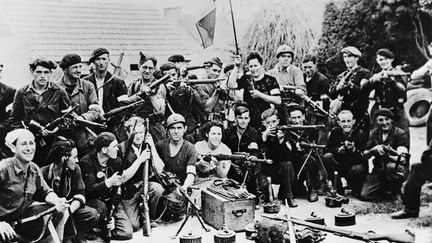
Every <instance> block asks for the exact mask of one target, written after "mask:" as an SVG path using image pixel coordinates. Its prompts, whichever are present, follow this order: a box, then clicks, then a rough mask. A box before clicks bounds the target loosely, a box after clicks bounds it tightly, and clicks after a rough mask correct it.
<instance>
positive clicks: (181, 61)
mask: <svg viewBox="0 0 432 243" xmlns="http://www.w3.org/2000/svg"><path fill="white" fill-rule="evenodd" d="M168 62H171V63H174V64H175V65H176V67H177V70H178V71H179V72H180V73H179V77H181V78H186V77H187V76H188V72H187V70H186V65H187V64H188V63H189V62H190V60H186V59H185V57H184V56H183V55H180V54H175V55H172V56H170V57H169V58H168Z"/></svg>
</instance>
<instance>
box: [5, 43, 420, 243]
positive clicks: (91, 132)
mask: <svg viewBox="0 0 432 243" xmlns="http://www.w3.org/2000/svg"><path fill="white" fill-rule="evenodd" d="M341 53H342V56H343V60H344V62H345V65H346V68H347V69H346V71H344V72H343V73H341V74H340V75H339V76H338V77H337V79H336V80H335V81H334V82H330V80H329V79H327V78H326V77H325V76H324V75H323V74H322V73H320V72H319V71H318V70H317V59H316V57H315V56H314V55H306V56H304V57H303V58H302V63H301V68H299V67H296V66H295V65H294V64H293V60H294V59H295V56H294V52H293V50H292V49H291V48H290V47H289V46H287V45H282V46H280V47H279V48H278V49H277V51H276V53H275V57H276V59H277V60H278V63H277V64H276V66H275V67H274V68H273V69H271V70H269V71H267V72H266V71H265V70H264V66H263V62H264V60H263V57H262V56H261V55H260V53H258V52H251V53H249V54H248V55H247V56H246V58H245V63H243V61H242V58H240V57H239V56H236V57H235V59H234V63H232V64H225V65H224V63H223V62H222V61H221V60H220V59H219V58H217V57H214V58H211V59H210V60H208V61H207V62H206V63H205V64H204V65H203V67H202V68H204V70H205V75H204V76H203V77H202V78H200V79H198V78H197V76H196V75H194V74H191V73H190V72H192V71H191V68H189V69H188V60H185V58H184V57H183V56H182V55H173V56H171V57H170V58H169V59H168V62H166V63H163V64H162V65H160V66H158V65H157V64H158V62H157V59H156V58H155V57H153V56H150V55H146V54H143V53H140V59H139V65H138V66H139V70H140V73H141V75H140V77H139V78H138V79H136V80H134V81H132V82H131V83H130V84H129V85H126V83H125V81H124V80H123V79H121V78H120V77H118V76H116V75H114V74H112V73H110V72H109V71H108V67H109V66H110V53H109V51H108V50H107V49H105V48H98V49H96V50H94V51H93V53H92V54H91V57H90V59H89V63H91V64H92V65H94V72H93V73H91V74H90V75H88V76H86V77H82V60H81V57H80V56H79V55H77V54H68V55H65V56H64V57H63V59H62V60H61V61H60V63H59V66H60V68H61V69H62V71H63V74H64V75H63V77H62V78H61V80H51V76H52V71H53V70H54V69H56V66H57V65H56V64H55V63H54V62H52V61H50V60H47V59H45V58H38V59H36V60H35V61H34V62H33V63H31V64H30V71H31V73H32V75H33V80H31V81H30V82H29V84H28V85H25V86H24V87H22V88H20V89H19V90H17V91H15V90H14V89H13V88H11V87H9V86H6V85H4V84H3V83H0V108H1V110H0V115H1V116H0V117H1V120H0V135H1V136H0V137H1V138H4V139H5V141H4V142H3V141H2V144H1V147H0V149H1V155H0V156H2V157H4V160H3V161H1V162H0V197H1V198H7V199H8V200H2V201H1V202H0V238H1V239H2V240H4V241H8V240H13V239H19V238H20V237H18V234H23V235H22V236H23V237H26V235H25V234H26V232H19V233H18V232H16V231H15V229H16V227H15V224H14V223H13V222H14V221H16V220H19V219H22V218H24V216H25V215H29V214H35V213H37V210H36V211H35V209H34V207H33V205H34V201H42V202H46V203H48V204H52V205H55V207H56V208H57V210H58V213H57V214H56V215H54V216H53V222H54V224H55V226H56V230H57V231H56V232H57V237H58V238H60V240H61V239H67V240H69V241H72V242H85V241H86V238H92V237H94V235H95V234H96V233H99V234H100V236H101V237H102V238H103V239H104V240H105V241H109V240H110V239H117V240H127V239H131V238H132V235H133V232H134V231H137V230H139V229H141V228H142V227H143V225H144V221H146V220H147V221H149V222H151V226H152V227H156V226H157V222H158V221H159V220H165V221H172V220H178V219H179V218H181V214H182V213H183V212H184V204H185V200H184V197H185V195H184V194H182V192H184V191H187V189H188V188H190V187H191V186H192V185H194V183H196V182H197V180H198V179H199V178H201V177H208V176H209V175H214V176H216V177H228V178H230V179H234V180H236V181H238V182H239V183H241V182H245V183H246V187H247V189H248V191H249V192H251V193H253V194H255V196H256V200H255V202H256V205H257V206H259V204H260V203H261V202H262V201H268V200H269V198H270V196H269V194H270V193H271V192H269V191H268V189H267V188H268V184H267V183H268V179H267V178H268V177H271V181H272V183H274V184H279V185H280V187H279V193H278V198H279V199H280V200H282V201H284V200H285V199H286V200H287V202H288V204H289V206H290V207H297V206H298V204H297V202H296V201H295V200H294V198H295V197H298V196H303V195H304V196H306V197H307V199H308V200H309V201H310V202H316V201H317V200H318V196H319V195H324V194H325V193H326V192H328V191H329V189H330V188H331V187H333V188H335V189H336V190H337V191H338V193H339V194H343V195H344V194H345V193H346V191H348V190H347V189H350V191H351V192H352V194H353V195H354V196H356V197H358V198H360V199H362V200H375V199H379V198H388V197H389V196H390V197H391V196H392V195H394V194H396V193H398V192H400V190H401V186H402V183H403V182H404V181H405V180H406V178H407V177H408V178H410V177H413V175H411V174H410V176H408V171H409V146H410V142H409V141H410V140H409V124H408V121H407V117H406V114H405V111H404V109H403V104H404V102H405V101H406V86H407V82H408V79H407V78H408V76H407V74H406V73H405V72H403V71H401V70H399V69H396V68H394V67H393V65H392V62H393V60H394V58H395V57H394V54H393V53H392V52H391V51H390V50H388V49H380V50H378V51H377V53H376V57H377V58H376V60H377V63H378V64H379V66H380V67H381V70H380V72H378V73H375V74H372V73H371V72H370V71H369V70H367V69H365V68H363V67H361V66H360V65H359V64H358V60H359V58H360V57H361V52H360V51H359V50H358V49H357V48H356V47H352V46H349V47H345V48H344V49H342V50H341ZM373 90H374V91H375V93H374V100H375V104H374V106H373V108H372V110H371V112H370V113H369V112H368V106H369V94H370V93H371V91H373ZM8 106H9V107H10V112H9V111H8V110H9V109H8V108H7V107H8ZM147 124H148V125H147ZM213 127H214V129H212V128H213ZM330 127H332V129H331V131H330V129H329V128H330ZM329 131H330V132H329ZM220 143H223V144H224V145H223V146H222V147H219V144H220ZM194 144H195V145H194ZM207 146H208V147H207ZM221 148H223V149H221ZM200 151H206V152H205V153H209V154H205V155H204V154H200ZM209 151H210V152H209ZM214 151H215V152H214ZM216 151H217V152H216ZM238 152H242V153H245V154H247V157H248V159H246V160H241V161H229V163H227V162H226V161H218V160H217V159H215V158H214V157H212V155H216V153H228V154H231V153H238ZM206 156H207V157H208V156H210V157H211V159H210V161H208V160H205V159H204V157H206ZM372 157H373V158H374V159H373V169H372V173H369V163H368V160H369V158H372ZM425 157H428V156H427V155H425ZM254 158H255V159H256V158H265V159H268V160H271V161H272V163H271V164H265V163H252V162H251V161H254V160H253V159H254ZM427 159H428V158H426V159H425V160H427ZM146 164H147V165H148V166H149V167H150V173H149V176H148V177H145V176H143V167H144V166H145V165H146ZM198 165H199V166H198ZM40 168H42V169H40ZM335 172H338V173H335ZM416 173H420V172H419V171H418V170H416ZM335 175H338V176H337V177H336V178H335ZM172 180H174V181H175V182H174V183H172V182H171V181H172ZM144 181H147V182H148V183H144ZM408 181H409V179H408ZM411 181H415V182H417V180H416V178H414V177H413V178H412V179H411ZM145 184H148V195H146V196H144V197H143V195H142V194H143V186H144V185H145ZM408 184H409V183H408ZM411 184H413V183H411ZM414 184H415V183H414ZM417 184H418V183H417ZM417 184H416V185H414V186H409V185H408V186H407V187H405V194H409V193H414V194H415V195H417V194H419V192H417V191H418V190H419V189H418V185H417ZM173 185H174V188H173ZM202 189H203V188H202ZM407 190H408V192H406V191H407ZM409 190H411V191H414V192H410V191H409ZM412 200H414V199H412V197H407V199H406V200H405V202H406V204H407V208H406V210H404V211H403V212H400V213H399V214H398V215H396V216H395V218H403V217H412V216H417V215H418V207H419V205H418V204H419V203H418V202H417V201H414V202H412ZM410 202H411V204H410ZM143 203H146V204H148V208H149V217H150V220H149V219H146V218H145V214H143V212H142V211H143V206H142V205H143ZM410 205H414V208H412V207H411V208H410ZM198 206H199V205H198ZM44 209H46V208H44ZM38 210H39V212H40V209H38ZM71 219H72V220H71ZM70 228H73V229H74V230H72V233H71V230H70ZM52 234H54V233H51V236H50V235H49V234H48V233H46V234H45V235H42V238H43V239H44V240H46V239H48V240H50V239H51V238H50V237H52Z"/></svg>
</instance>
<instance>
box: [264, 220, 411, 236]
mask: <svg viewBox="0 0 432 243" xmlns="http://www.w3.org/2000/svg"><path fill="white" fill-rule="evenodd" d="M262 217H264V218H268V219H273V220H279V221H285V222H286V221H287V219H286V218H282V217H278V216H273V215H265V214H262ZM291 221H292V223H293V224H297V225H302V226H305V227H309V228H311V229H314V230H319V231H324V232H328V233H332V234H334V235H336V236H340V237H347V238H351V239H355V240H361V241H364V242H371V241H373V240H388V241H391V242H400V243H408V242H413V237H412V236H411V235H409V234H401V235H399V237H398V238H396V237H392V236H389V235H385V234H381V235H380V234H375V233H374V232H367V233H359V232H355V231H352V230H344V229H338V228H333V227H328V226H324V225H320V224H315V223H310V222H307V221H304V220H301V219H297V218H293V217H292V218H291Z"/></svg>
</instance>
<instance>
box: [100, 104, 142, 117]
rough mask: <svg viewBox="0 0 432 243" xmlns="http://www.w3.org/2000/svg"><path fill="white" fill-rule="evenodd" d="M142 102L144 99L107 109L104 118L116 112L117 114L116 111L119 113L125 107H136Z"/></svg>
mask: <svg viewBox="0 0 432 243" xmlns="http://www.w3.org/2000/svg"><path fill="white" fill-rule="evenodd" d="M144 102H145V101H144V100H139V101H137V102H134V103H132V104H129V105H125V106H121V107H118V108H115V109H112V110H110V111H108V112H107V113H105V114H104V115H103V117H104V118H105V119H108V118H110V117H112V116H115V115H116V114H118V113H120V112H122V111H124V110H127V109H130V108H134V107H137V106H139V105H141V104H143V103H144Z"/></svg>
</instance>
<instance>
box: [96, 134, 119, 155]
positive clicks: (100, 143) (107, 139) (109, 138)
mask: <svg viewBox="0 0 432 243" xmlns="http://www.w3.org/2000/svg"><path fill="white" fill-rule="evenodd" d="M114 140H116V137H115V136H114V134H112V133H110V132H102V133H101V134H99V135H98V136H97V137H96V139H95V141H94V146H95V148H96V150H97V151H100V150H101V148H103V147H108V146H109V145H110V144H111V143H112V142H113V141H114Z"/></svg>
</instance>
